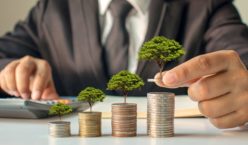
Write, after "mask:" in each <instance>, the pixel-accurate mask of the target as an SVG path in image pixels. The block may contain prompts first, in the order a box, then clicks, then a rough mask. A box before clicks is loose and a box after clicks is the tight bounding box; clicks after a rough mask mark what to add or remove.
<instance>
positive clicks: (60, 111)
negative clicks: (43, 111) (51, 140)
mask: <svg viewBox="0 0 248 145" xmlns="http://www.w3.org/2000/svg"><path fill="white" fill-rule="evenodd" d="M71 112H72V107H71V106H68V105H66V104H63V103H57V104H55V105H53V106H52V107H51V108H50V110H49V115H58V116H59V119H60V121H53V122H49V130H50V136H53V137H68V136H70V135H71V131H70V130H71V129H70V122H67V121H61V116H63V115H66V114H69V113H71Z"/></svg>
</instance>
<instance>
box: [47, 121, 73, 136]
mask: <svg viewBox="0 0 248 145" xmlns="http://www.w3.org/2000/svg"><path fill="white" fill-rule="evenodd" d="M49 131H50V136H53V137H68V136H70V135H71V129H70V122H65V121H56V122H49Z"/></svg>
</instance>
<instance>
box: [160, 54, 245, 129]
mask: <svg viewBox="0 0 248 145" xmlns="http://www.w3.org/2000/svg"><path fill="white" fill-rule="evenodd" d="M155 80H157V81H156V84H157V85H159V86H161V87H167V88H177V87H183V86H188V87H189V89H188V95H189V96H190V97H191V99H192V100H194V101H197V102H198V104H199V110H200V111H201V113H202V114H203V115H205V116H206V117H208V118H209V119H210V121H211V122H212V124H213V125H215V126H216V127H218V128H232V127H237V126H241V125H243V124H244V123H246V122H248V72H247V70H246V68H245V66H244V65H243V63H242V62H241V60H240V58H239V56H238V54H237V53H236V52H235V51H231V50H225V51H218V52H213V53H209V54H205V55H201V56H197V57H195V58H193V59H191V60H189V61H187V62H185V63H184V64H182V65H180V66H177V67H175V68H174V69H172V70H170V71H167V72H163V75H162V79H161V77H160V75H159V74H157V75H156V76H155ZM159 80H161V81H159Z"/></svg>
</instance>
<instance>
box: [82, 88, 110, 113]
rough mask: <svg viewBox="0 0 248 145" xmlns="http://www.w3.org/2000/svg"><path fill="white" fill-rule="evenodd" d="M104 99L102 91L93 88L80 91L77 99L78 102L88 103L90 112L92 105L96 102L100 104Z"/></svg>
mask: <svg viewBox="0 0 248 145" xmlns="http://www.w3.org/2000/svg"><path fill="white" fill-rule="evenodd" d="M104 98H105V94H104V93H103V91H101V90H99V89H96V88H93V87H87V88H86V89H84V90H82V91H81V92H80V93H79V95H78V97H77V99H78V101H85V102H88V104H89V106H90V111H91V112H92V106H93V104H94V103H96V102H102V101H103V100H104Z"/></svg>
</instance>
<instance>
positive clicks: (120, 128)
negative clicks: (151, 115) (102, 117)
mask: <svg viewBox="0 0 248 145" xmlns="http://www.w3.org/2000/svg"><path fill="white" fill-rule="evenodd" d="M136 130H137V105H136V104H132V103H116V104H112V136H115V137H132V136H136Z"/></svg>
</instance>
